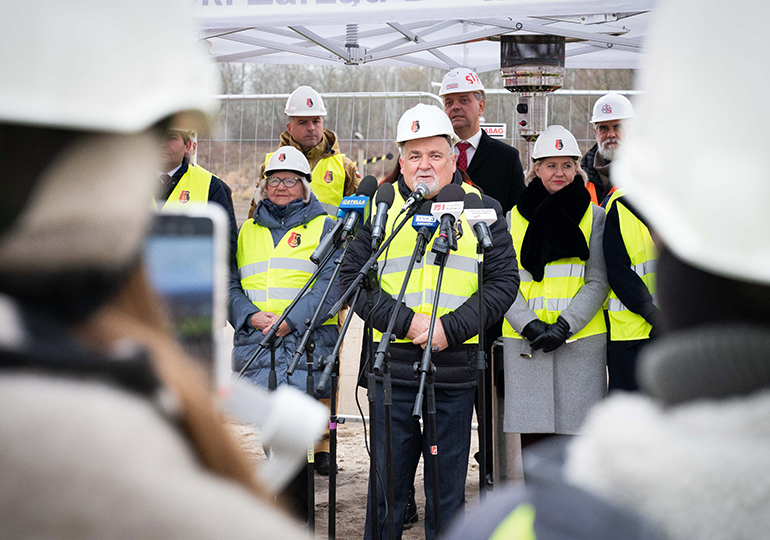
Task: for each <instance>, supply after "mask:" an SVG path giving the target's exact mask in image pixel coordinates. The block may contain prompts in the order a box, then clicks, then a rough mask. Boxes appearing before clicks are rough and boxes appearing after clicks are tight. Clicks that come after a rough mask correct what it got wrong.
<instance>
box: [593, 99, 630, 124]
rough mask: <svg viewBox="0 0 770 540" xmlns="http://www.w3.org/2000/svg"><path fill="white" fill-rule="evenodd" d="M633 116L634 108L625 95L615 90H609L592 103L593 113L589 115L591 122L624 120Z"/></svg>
mask: <svg viewBox="0 0 770 540" xmlns="http://www.w3.org/2000/svg"><path fill="white" fill-rule="evenodd" d="M633 117H634V108H633V106H631V102H630V101H628V98H627V97H626V96H621V95H620V94H617V93H615V92H609V93H607V94H605V95H603V96H602V97H600V98H599V99H597V100H596V103H594V114H593V116H592V117H591V123H592V124H598V123H599V122H605V121H607V120H625V119H627V118H633Z"/></svg>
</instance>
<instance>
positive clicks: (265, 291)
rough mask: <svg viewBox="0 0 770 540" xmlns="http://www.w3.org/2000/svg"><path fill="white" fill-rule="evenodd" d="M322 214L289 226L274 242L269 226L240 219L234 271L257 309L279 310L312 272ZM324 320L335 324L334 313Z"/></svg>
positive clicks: (294, 294)
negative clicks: (292, 226) (236, 269)
mask: <svg viewBox="0 0 770 540" xmlns="http://www.w3.org/2000/svg"><path fill="white" fill-rule="evenodd" d="M326 217H327V216H318V217H316V218H314V219H313V220H311V221H310V223H308V224H307V225H299V226H297V227H294V228H293V229H290V230H289V231H287V232H286V234H285V235H284V236H283V238H281V241H280V242H278V245H276V246H273V235H272V234H271V233H270V229H268V228H267V227H262V226H260V225H257V224H256V223H255V222H254V220H253V219H249V220H247V221H245V222H244V223H243V226H242V227H241V230H240V232H239V233H238V251H237V252H236V260H237V262H238V273H239V275H240V278H241V287H242V288H243V292H244V293H245V294H246V296H247V297H248V298H249V300H251V301H252V302H253V303H254V305H255V306H257V307H258V308H259V309H260V310H261V311H269V312H272V313H275V314H276V315H280V314H281V313H283V310H284V309H286V307H287V306H288V305H289V304H290V303H291V301H292V300H294V297H295V296H296V295H297V293H298V292H299V291H300V289H302V287H303V286H304V285H305V283H306V282H307V280H308V279H309V278H310V276H311V275H312V274H313V272H314V271H315V269H316V265H315V264H313V263H312V262H310V260H309V259H310V254H311V253H313V251H314V250H315V248H316V247H318V242H319V240H320V239H321V234H322V233H323V227H324V222H325V221H326ZM324 324H337V317H336V316H335V317H333V318H331V319H329V320H327V321H325V322H324Z"/></svg>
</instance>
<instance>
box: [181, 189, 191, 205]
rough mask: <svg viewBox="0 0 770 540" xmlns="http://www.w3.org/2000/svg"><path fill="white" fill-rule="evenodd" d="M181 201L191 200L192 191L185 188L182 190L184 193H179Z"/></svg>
mask: <svg viewBox="0 0 770 540" xmlns="http://www.w3.org/2000/svg"><path fill="white" fill-rule="evenodd" d="M179 202H180V203H182V204H184V203H188V202H190V192H189V191H187V190H186V189H185V190H182V193H180V194H179Z"/></svg>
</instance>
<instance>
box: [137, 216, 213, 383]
mask: <svg viewBox="0 0 770 540" xmlns="http://www.w3.org/2000/svg"><path fill="white" fill-rule="evenodd" d="M218 225H219V223H218V220H216V219H212V217H211V216H209V215H184V214H172V213H161V214H157V215H156V216H155V219H154V221H153V225H152V229H151V233H150V235H149V236H148V238H147V240H146V242H145V248H144V254H145V261H146V264H147V268H148V272H149V278H150V282H151V284H152V286H153V288H154V289H155V291H156V292H157V293H158V295H159V296H160V298H161V300H162V302H163V304H164V307H165V310H166V313H167V314H168V316H169V318H170V320H171V327H172V330H173V332H174V334H175V337H176V338H177V340H178V341H179V342H180V343H181V344H182V346H183V348H184V350H185V351H186V352H187V353H188V354H189V355H190V356H192V357H193V358H195V359H196V360H197V361H199V362H200V363H201V364H202V365H203V367H204V368H205V369H206V371H207V373H209V374H210V376H211V377H212V378H213V377H214V374H215V365H216V358H217V355H218V352H219V351H218V348H219V347H218V345H219V343H218V342H219V341H220V339H219V338H220V337H221V335H222V328H223V326H224V316H223V314H222V312H223V311H224V304H223V302H224V300H223V298H221V297H222V294H221V292H222V290H223V289H224V287H225V286H226V284H225V283H224V282H223V281H222V280H223V279H224V277H223V276H224V272H223V268H226V264H227V263H226V261H227V258H226V256H224V257H223V256H222V247H223V246H222V245H219V244H223V245H224V248H225V252H226V247H227V246H226V242H225V241H224V237H223V235H222V234H218V233H219V231H218V230H217V229H218Z"/></svg>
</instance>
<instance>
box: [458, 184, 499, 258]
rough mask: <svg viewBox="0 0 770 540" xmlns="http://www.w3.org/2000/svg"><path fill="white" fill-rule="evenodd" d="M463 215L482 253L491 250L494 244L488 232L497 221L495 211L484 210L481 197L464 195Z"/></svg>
mask: <svg viewBox="0 0 770 540" xmlns="http://www.w3.org/2000/svg"><path fill="white" fill-rule="evenodd" d="M464 213H465V219H466V220H468V223H469V224H470V226H471V228H473V234H475V235H476V239H477V240H478V241H479V244H480V245H481V249H482V250H483V251H484V253H486V252H488V251H489V250H491V249H492V248H493V247H494V244H493V243H492V232H491V231H490V230H489V227H491V226H492V224H493V223H494V222H495V221H497V212H495V209H494V208H484V204H483V203H482V202H481V197H479V196H478V195H476V194H475V193H468V194H466V195H465V209H464Z"/></svg>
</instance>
